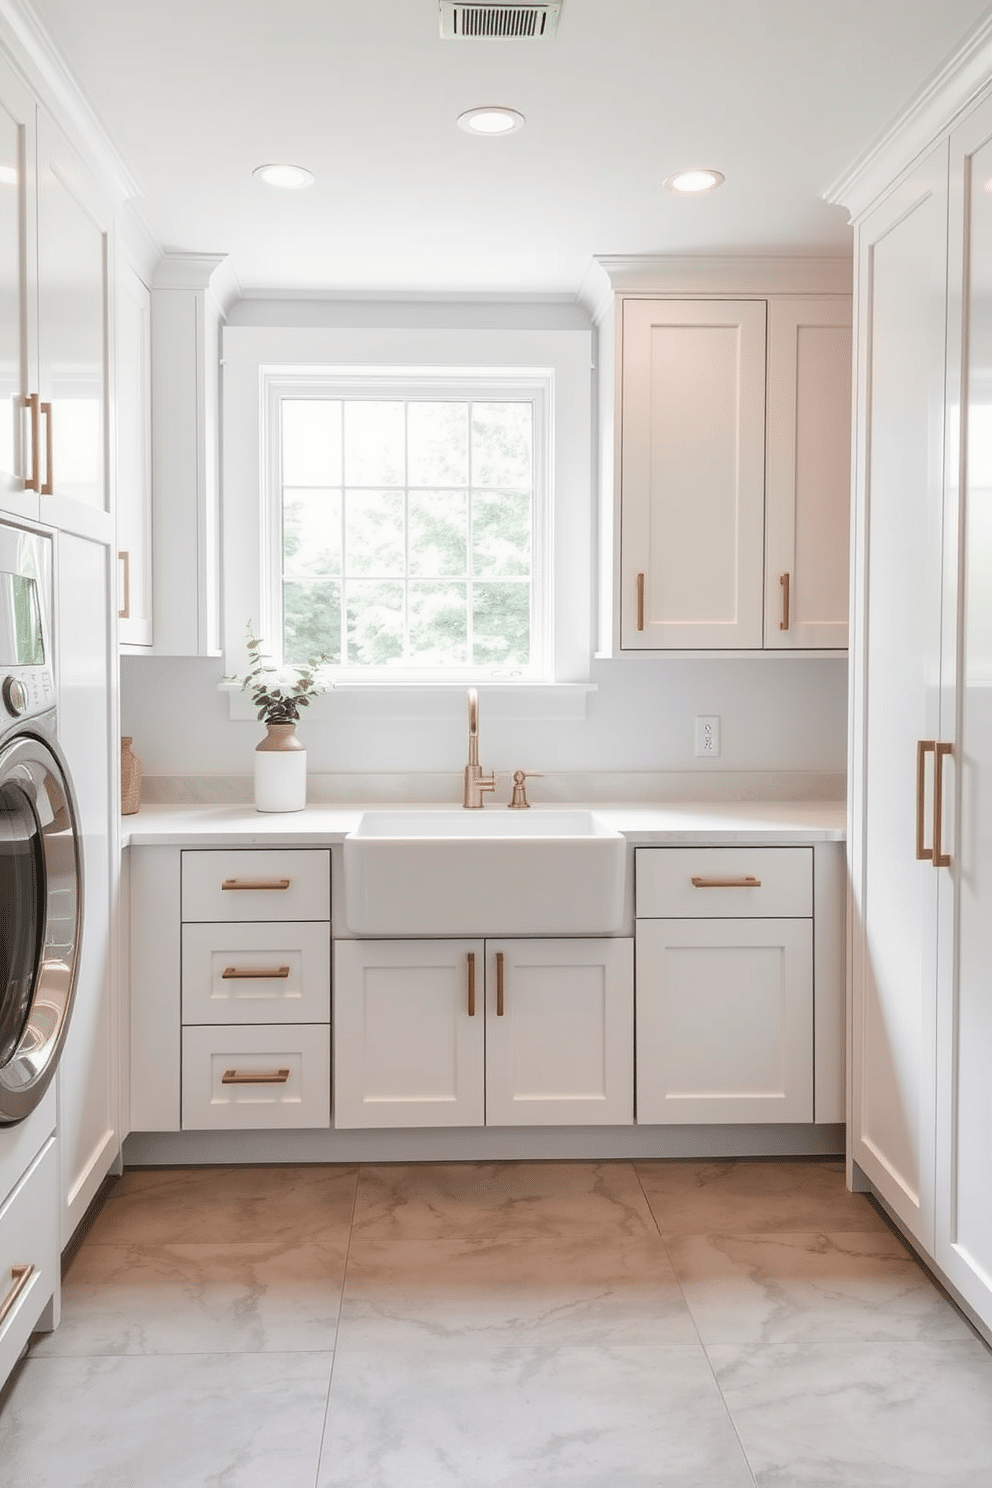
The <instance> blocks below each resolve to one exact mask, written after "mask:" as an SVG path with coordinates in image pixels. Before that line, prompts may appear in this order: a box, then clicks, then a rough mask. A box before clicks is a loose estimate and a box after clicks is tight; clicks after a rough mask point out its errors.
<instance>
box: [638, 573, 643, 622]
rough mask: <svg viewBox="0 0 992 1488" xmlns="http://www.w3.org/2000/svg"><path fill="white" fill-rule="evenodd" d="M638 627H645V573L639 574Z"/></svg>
mask: <svg viewBox="0 0 992 1488" xmlns="http://www.w3.org/2000/svg"><path fill="white" fill-rule="evenodd" d="M637 628H638V630H643V629H644V575H643V574H642V573H639V574H638V575H637Z"/></svg>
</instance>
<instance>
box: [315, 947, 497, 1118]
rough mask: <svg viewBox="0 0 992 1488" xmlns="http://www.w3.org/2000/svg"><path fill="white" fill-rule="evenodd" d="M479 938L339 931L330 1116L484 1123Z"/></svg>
mask: <svg viewBox="0 0 992 1488" xmlns="http://www.w3.org/2000/svg"><path fill="white" fill-rule="evenodd" d="M483 952H484V943H483V942H482V941H481V940H437V941H431V940H339V941H337V942H336V944H335V947H334V1020H333V1022H334V1125H335V1126H336V1127H379V1126H482V1124H483V1122H484V1119H485V1110H484V1084H483V1081H484V1075H485V1063H484V1061H485V1034H484V1025H485V1002H484V989H483V980H484V974H485V973H484V962H483Z"/></svg>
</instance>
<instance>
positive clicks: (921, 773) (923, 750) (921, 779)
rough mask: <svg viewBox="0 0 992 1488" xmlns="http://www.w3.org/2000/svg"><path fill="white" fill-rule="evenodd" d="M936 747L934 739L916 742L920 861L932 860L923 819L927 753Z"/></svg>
mask: <svg viewBox="0 0 992 1488" xmlns="http://www.w3.org/2000/svg"><path fill="white" fill-rule="evenodd" d="M936 748H937V744H936V741H935V740H934V739H918V740H917V742H916V856H917V858H918V859H919V860H920V862H921V863H922V862H925V863H932V862H933V848H932V847H927V846H926V845H925V843H924V841H923V831H924V825H923V819H924V817H925V815H926V807H925V799H926V769H927V755H928V754H933V752H934V750H935V749H936Z"/></svg>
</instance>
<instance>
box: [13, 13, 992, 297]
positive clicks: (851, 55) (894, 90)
mask: <svg viewBox="0 0 992 1488" xmlns="http://www.w3.org/2000/svg"><path fill="white" fill-rule="evenodd" d="M33 3H34V10H35V12H36V14H37V16H38V17H39V18H40V20H41V22H42V24H43V25H44V26H45V28H46V29H47V30H48V32H49V34H50V36H51V37H52V39H53V40H54V42H55V44H56V46H57V48H58V49H59V51H60V52H61V53H62V56H63V57H64V58H65V60H66V62H67V63H68V65H69V67H70V69H71V70H72V72H73V73H74V74H75V76H76V78H77V79H78V81H79V83H80V85H81V87H82V89H83V91H84V92H85V93H86V94H87V95H88V97H89V99H90V102H91V103H92V105H93V107H94V109H95V111H96V113H97V114H98V115H99V116H100V117H101V118H102V120H103V122H104V124H105V126H106V128H107V130H108V131H109V133H110V135H111V137H112V138H113V139H114V141H115V142H116V144H117V147H118V149H119V152H120V154H121V155H122V156H123V158H124V160H125V162H126V163H127V165H128V166H129V167H130V169H131V170H132V171H133V173H134V174H135V176H136V177H137V178H138V180H139V181H140V182H141V184H142V186H143V188H144V191H145V196H144V198H143V200H142V202H141V203H140V207H141V210H142V212H143V215H144V217H145V219H146V221H147V223H148V225H149V227H150V228H151V230H152V232H153V234H154V235H155V237H156V238H157V239H158V241H159V242H160V243H161V244H163V245H166V246H170V247H177V248H183V249H188V250H198V251H203V252H226V253H229V254H230V255H231V263H232V266H233V268H234V270H235V272H236V274H237V276H238V278H239V280H240V282H241V284H242V286H243V287H244V288H245V289H246V290H250V291H259V290H274V291H278V292H283V293H286V292H299V293H306V292H307V291H310V292H319V293H329V292H330V293H334V292H339V293H342V292H344V293H358V292H362V291H365V292H369V293H372V294H374V293H386V292H389V293H402V292H411V293H445V292H447V293H473V292H489V293H498V294H519V293H537V294H562V295H571V294H574V293H575V292H576V290H577V289H578V287H579V285H580V284H581V282H582V279H583V277H584V275H585V273H586V271H587V269H588V267H589V264H590V261H591V258H592V256H593V255H594V254H627V253H631V254H634V253H666V254H672V253H678V254H682V253H695V252H699V253H725V252H744V253H765V252H774V253H780V252H785V253H793V252H795V253H804V254H809V253H817V252H827V253H843V252H845V251H847V250H848V248H849V246H850V230H849V228H848V227H847V224H846V217H845V214H844V212H843V211H842V210H841V209H840V208H838V207H830V206H827V205H826V204H825V203H824V202H823V201H821V200H820V193H821V192H822V191H823V190H824V189H825V188H826V187H827V186H829V185H830V183H831V182H832V181H833V180H834V179H835V178H836V177H837V176H838V175H839V174H840V172H841V171H842V170H843V169H844V168H845V167H846V166H847V165H848V164H849V163H850V162H851V161H852V159H853V158H854V157H855V156H857V155H858V154H859V153H860V152H861V151H862V150H863V149H864V148H865V147H866V146H867V145H868V144H870V143H871V141H872V140H873V139H874V137H875V136H876V135H878V134H879V133H880V132H881V131H882V129H883V128H884V127H885V126H886V124H887V123H888V122H889V121H890V119H891V118H892V116H893V115H894V114H896V113H897V112H898V111H899V110H900V109H902V107H903V106H904V105H905V104H906V103H907V102H908V101H909V100H910V98H911V97H912V96H913V95H914V94H915V93H916V92H917V90H918V89H919V88H920V86H921V85H922V84H923V83H924V82H925V81H926V79H927V78H928V77H929V76H930V75H931V74H932V73H933V72H934V71H935V70H936V69H937V67H938V66H939V65H940V63H941V62H942V61H943V60H944V58H945V57H946V56H947V54H948V53H949V52H951V51H952V50H954V49H955V47H956V46H957V44H958V42H959V41H960V39H961V38H962V36H963V35H964V34H965V33H966V32H967V31H968V30H969V29H970V27H971V26H972V25H973V23H974V22H975V21H976V19H977V18H978V17H979V16H980V15H982V14H983V13H984V12H985V11H986V9H987V0H564V4H563V8H562V18H561V24H560V27H559V31H558V36H557V38H556V39H555V40H554V41H553V42H551V43H549V44H546V45H528V44H527V43H521V42H518V41H493V42H475V43H473V42H450V41H442V40H440V38H439V35H438V5H437V0H33ZM481 103H504V104H508V105H510V106H512V107H513V108H516V109H519V110H520V111H521V112H522V113H523V114H524V115H525V116H526V119H527V126H526V128H525V129H524V130H523V131H522V132H521V133H519V134H515V135H511V136H509V137H507V138H505V139H475V138H472V137H469V136H468V135H466V134H464V133H463V132H462V131H460V130H459V129H457V128H456V126H455V119H456V116H457V115H458V114H459V113H460V112H462V110H464V109H466V108H469V107H471V106H473V105H475V104H481ZM271 160H289V161H295V162H298V163H299V164H302V165H305V166H307V167H308V168H309V169H310V170H312V171H313V172H314V173H315V175H316V177H317V180H316V184H315V186H313V187H312V188H311V189H310V190H309V191H306V192H299V193H291V192H276V191H273V190H272V189H271V188H268V187H265V186H263V185H261V184H260V183H259V182H257V181H255V180H253V179H252V176H251V171H252V169H253V167H254V166H256V165H259V164H261V163H263V162H265V161H271ZM694 164H703V165H712V166H716V167H717V168H718V169H719V170H721V171H723V172H724V173H725V175H726V177H727V182H726V185H725V186H724V187H723V188H722V189H721V190H720V191H718V192H716V193H715V194H714V195H712V196H710V197H705V198H698V199H685V198H678V197H675V196H672V195H671V193H669V192H667V191H666V190H664V189H663V186H662V183H663V181H664V179H665V177H666V176H668V175H670V174H671V173H672V172H673V171H675V170H677V169H679V168H681V167H684V166H687V165H694Z"/></svg>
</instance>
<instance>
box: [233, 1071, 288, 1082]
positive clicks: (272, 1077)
mask: <svg viewBox="0 0 992 1488" xmlns="http://www.w3.org/2000/svg"><path fill="white" fill-rule="evenodd" d="M288 1081H289V1070H288V1069H279V1070H236V1069H234V1070H225V1071H224V1073H223V1074H222V1075H221V1077H220V1083H221V1084H222V1085H285V1084H287V1083H288Z"/></svg>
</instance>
